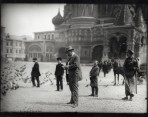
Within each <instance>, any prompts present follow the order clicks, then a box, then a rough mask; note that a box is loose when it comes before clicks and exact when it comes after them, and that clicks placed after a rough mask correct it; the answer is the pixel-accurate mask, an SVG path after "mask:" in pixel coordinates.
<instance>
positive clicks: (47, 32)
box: [34, 31, 55, 33]
mask: <svg viewBox="0 0 148 117" xmlns="http://www.w3.org/2000/svg"><path fill="white" fill-rule="evenodd" d="M54 32H55V31H42V32H34V33H54Z"/></svg>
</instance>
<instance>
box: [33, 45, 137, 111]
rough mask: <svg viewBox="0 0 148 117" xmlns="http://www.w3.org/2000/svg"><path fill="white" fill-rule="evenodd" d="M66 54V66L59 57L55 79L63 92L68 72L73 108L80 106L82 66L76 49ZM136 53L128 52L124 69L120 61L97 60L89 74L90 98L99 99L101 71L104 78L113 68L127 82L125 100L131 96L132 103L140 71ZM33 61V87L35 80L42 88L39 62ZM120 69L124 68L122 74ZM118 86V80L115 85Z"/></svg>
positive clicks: (71, 49)
mask: <svg viewBox="0 0 148 117" xmlns="http://www.w3.org/2000/svg"><path fill="white" fill-rule="evenodd" d="M65 54H66V55H67V58H68V59H67V62H66V65H63V64H62V58H60V57H58V58H57V62H58V64H57V65H56V69H55V77H56V81H57V91H59V90H63V75H64V70H66V81H67V84H68V85H69V89H70V91H71V98H70V102H68V103H67V104H72V105H73V106H72V107H73V108H75V107H77V106H78V97H79V96H78V87H79V85H78V82H79V81H80V80H82V71H81V66H80V57H79V56H78V55H77V54H76V53H75V52H74V49H73V48H72V47H71V46H69V47H68V48H67V49H66V52H65ZM133 54H134V52H133V51H132V50H128V51H127V58H126V59H125V62H124V65H123V67H122V66H121V64H120V59H116V60H114V59H112V60H105V61H103V62H102V61H100V62H98V61H97V60H94V65H93V67H92V69H91V71H90V73H89V75H90V86H91V89H92V93H91V94H90V95H89V96H94V97H98V76H99V74H100V71H101V70H102V71H103V73H104V77H106V74H108V73H109V72H110V71H111V69H112V68H113V71H114V75H116V74H118V75H119V74H122V73H123V74H122V75H123V76H124V80H125V95H126V96H125V97H124V98H123V100H128V96H130V99H129V100H130V101H132V99H133V97H134V93H135V92H136V90H137V89H136V82H135V80H136V77H135V74H136V72H137V70H138V62H137V60H136V59H135V58H134V57H133ZM33 61H34V62H35V64H34V66H33V69H32V73H31V75H32V84H33V86H36V84H35V82H34V81H35V78H36V80H37V87H39V86H40V83H39V76H40V71H39V64H38V62H37V59H36V58H34V59H33ZM119 68H123V71H122V73H120V72H121V70H120V69H119ZM114 85H116V79H115V83H114Z"/></svg>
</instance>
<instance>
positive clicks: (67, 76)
mask: <svg viewBox="0 0 148 117" xmlns="http://www.w3.org/2000/svg"><path fill="white" fill-rule="evenodd" d="M68 61H69V57H68V56H67V61H66V65H68ZM66 81H67V85H69V73H68V69H66Z"/></svg>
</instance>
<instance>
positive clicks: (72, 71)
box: [65, 46, 82, 108]
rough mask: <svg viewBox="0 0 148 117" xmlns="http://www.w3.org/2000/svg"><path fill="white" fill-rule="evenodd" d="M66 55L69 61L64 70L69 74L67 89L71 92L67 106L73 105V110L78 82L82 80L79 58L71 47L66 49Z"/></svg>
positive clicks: (76, 97) (76, 102)
mask: <svg viewBox="0 0 148 117" xmlns="http://www.w3.org/2000/svg"><path fill="white" fill-rule="evenodd" d="M66 54H67V55H68V56H69V61H68V64H67V65H66V66H65V69H67V70H68V73H69V88H70V91H71V100H70V102H69V103H67V104H73V108H75V107H77V106H78V81H80V80H81V79H82V72H81V67H80V58H79V56H78V55H77V54H76V53H75V52H74V49H73V48H72V47H71V46H69V47H68V48H67V51H66Z"/></svg>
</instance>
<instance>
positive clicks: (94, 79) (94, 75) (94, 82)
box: [89, 61, 99, 97]
mask: <svg viewBox="0 0 148 117" xmlns="http://www.w3.org/2000/svg"><path fill="white" fill-rule="evenodd" d="M89 75H90V86H91V90H92V93H91V94H90V95H89V96H94V97H98V76H99V67H98V61H94V66H93V67H92V69H91V71H90V73H89Z"/></svg>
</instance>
